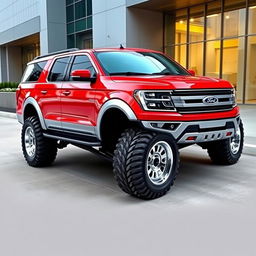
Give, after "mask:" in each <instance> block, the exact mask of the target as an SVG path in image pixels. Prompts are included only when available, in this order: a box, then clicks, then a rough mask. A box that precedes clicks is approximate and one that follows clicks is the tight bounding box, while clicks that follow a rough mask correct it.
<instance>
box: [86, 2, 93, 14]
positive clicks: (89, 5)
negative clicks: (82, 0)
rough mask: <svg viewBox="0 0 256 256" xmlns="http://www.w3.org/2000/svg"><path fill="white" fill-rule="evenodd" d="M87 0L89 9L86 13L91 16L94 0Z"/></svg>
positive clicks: (87, 8)
mask: <svg viewBox="0 0 256 256" xmlns="http://www.w3.org/2000/svg"><path fill="white" fill-rule="evenodd" d="M86 2H87V4H86V10H87V13H86V15H87V16H90V15H92V0H87V1H86Z"/></svg>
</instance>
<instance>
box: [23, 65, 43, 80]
mask: <svg viewBox="0 0 256 256" xmlns="http://www.w3.org/2000/svg"><path fill="white" fill-rule="evenodd" d="M46 63H47V61H41V62H37V63H33V64H29V65H28V66H27V68H26V70H25V73H24V75H23V77H22V83H25V82H37V81H38V79H39V77H40V75H41V73H42V71H43V70H44V67H45V65H46Z"/></svg>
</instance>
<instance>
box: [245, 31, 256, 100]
mask: <svg viewBox="0 0 256 256" xmlns="http://www.w3.org/2000/svg"><path fill="white" fill-rule="evenodd" d="M255 60H256V36H249V37H248V49H247V70H246V71H247V72H246V95H245V100H246V103H249V104H251V103H254V104H256V68H255Z"/></svg>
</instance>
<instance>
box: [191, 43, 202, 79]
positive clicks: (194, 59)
mask: <svg viewBox="0 0 256 256" xmlns="http://www.w3.org/2000/svg"><path fill="white" fill-rule="evenodd" d="M189 69H193V70H194V71H195V73H196V75H199V76H202V75H203V43H193V44H190V45H189Z"/></svg>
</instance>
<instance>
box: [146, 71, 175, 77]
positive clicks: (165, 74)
mask: <svg viewBox="0 0 256 256" xmlns="http://www.w3.org/2000/svg"><path fill="white" fill-rule="evenodd" d="M151 75H164V76H167V75H173V74H172V73H171V72H169V71H164V72H157V73H152V74H151Z"/></svg>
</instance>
